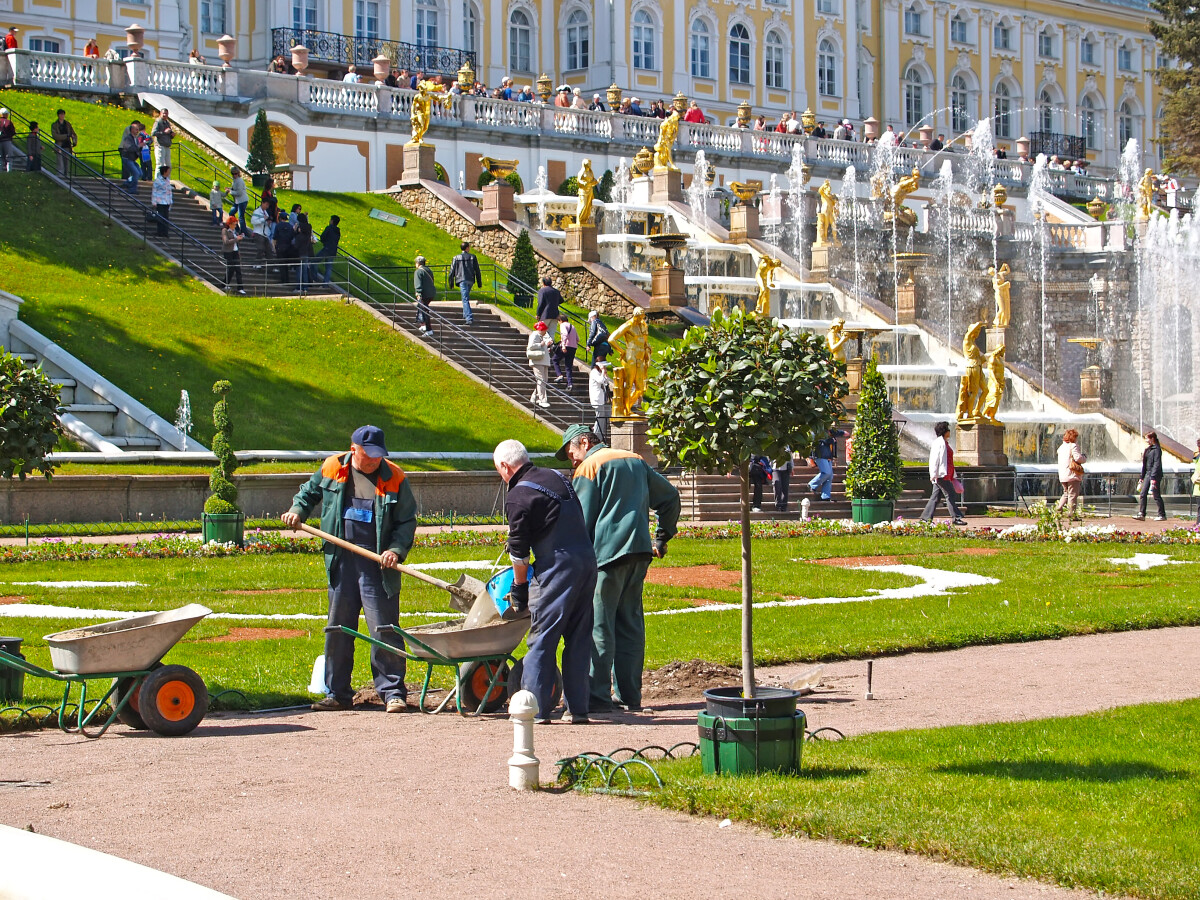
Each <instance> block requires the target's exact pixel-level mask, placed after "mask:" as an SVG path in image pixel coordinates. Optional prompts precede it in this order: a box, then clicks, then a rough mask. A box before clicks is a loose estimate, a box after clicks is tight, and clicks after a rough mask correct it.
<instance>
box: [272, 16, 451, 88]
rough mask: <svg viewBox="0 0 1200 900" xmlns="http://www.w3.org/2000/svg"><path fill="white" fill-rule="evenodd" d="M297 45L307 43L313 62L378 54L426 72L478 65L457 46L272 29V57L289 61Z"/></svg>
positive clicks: (367, 59) (366, 62)
mask: <svg viewBox="0 0 1200 900" xmlns="http://www.w3.org/2000/svg"><path fill="white" fill-rule="evenodd" d="M296 46H304V47H307V48H308V58H309V60H311V61H313V62H322V63H334V64H336V65H339V66H348V65H350V64H354V65H355V66H368V67H370V66H371V65H372V60H374V59H375V57H377V56H386V57H387V58H388V59H390V60H391V64H392V65H393V66H395V67H396V68H397V69H408V70H409V71H410V72H424V73H425V74H427V75H456V74H457V73H458V70H459V69H461V68H462V67H463V63H470V65H471V68H472V69H474V68H475V54H474V53H472V52H471V51H469V50H458V49H455V48H454V47H425V46H422V45H420V44H409V43H405V42H404V41H388V40H384V39H382V38H378V37H356V36H355V35H350V34H338V33H336V32H333V31H316V30H313V29H308V28H304V29H296V28H272V29H271V56H272V57H276V56H282V57H284V58H285V59H287V60H289V61H290V60H291V55H292V48H293V47H296ZM364 74H370V72H367V73H364ZM405 87H408V85H405Z"/></svg>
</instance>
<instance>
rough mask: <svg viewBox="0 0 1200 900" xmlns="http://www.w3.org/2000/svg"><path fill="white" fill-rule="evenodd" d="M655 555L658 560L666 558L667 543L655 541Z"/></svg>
mask: <svg viewBox="0 0 1200 900" xmlns="http://www.w3.org/2000/svg"><path fill="white" fill-rule="evenodd" d="M654 555H655V556H656V557H657V558H658V559H662V558H663V557H664V556H666V555H667V542H666V541H655V542H654Z"/></svg>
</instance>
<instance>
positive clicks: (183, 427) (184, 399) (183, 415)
mask: <svg viewBox="0 0 1200 900" xmlns="http://www.w3.org/2000/svg"><path fill="white" fill-rule="evenodd" d="M175 427H176V428H178V429H179V433H180V434H182V435H183V446H182V447H180V448H179V449H180V450H187V448H188V447H187V443H188V435H189V434H191V433H192V398H191V397H190V396H188V392H187V391H180V392H179V408H178V409H176V410H175Z"/></svg>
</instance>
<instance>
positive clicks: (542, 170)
mask: <svg viewBox="0 0 1200 900" xmlns="http://www.w3.org/2000/svg"><path fill="white" fill-rule="evenodd" d="M533 183H534V185H535V186H536V187H537V198H538V200H537V211H538V231H545V230H546V192H547V190H548V188H547V187H546V167H545V166H538V171H537V177H536V178H535V179H534V180H533Z"/></svg>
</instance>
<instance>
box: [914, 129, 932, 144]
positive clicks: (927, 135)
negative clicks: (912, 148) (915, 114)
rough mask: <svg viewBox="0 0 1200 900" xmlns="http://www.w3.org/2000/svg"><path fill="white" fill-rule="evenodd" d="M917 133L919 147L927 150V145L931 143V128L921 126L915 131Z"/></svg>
mask: <svg viewBox="0 0 1200 900" xmlns="http://www.w3.org/2000/svg"><path fill="white" fill-rule="evenodd" d="M917 133H918V134H919V135H920V136H921V146H922V147H924V148H925V149H926V150H928V149H929V145H930V144H932V143H933V126H932V125H922V126H921V127H920V128H918V129H917Z"/></svg>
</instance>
